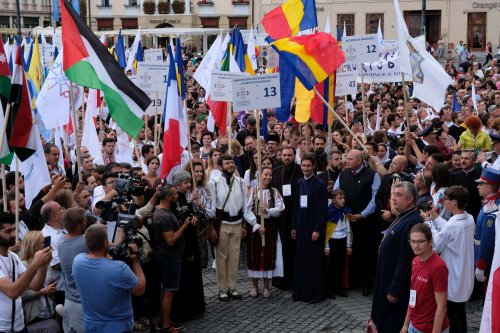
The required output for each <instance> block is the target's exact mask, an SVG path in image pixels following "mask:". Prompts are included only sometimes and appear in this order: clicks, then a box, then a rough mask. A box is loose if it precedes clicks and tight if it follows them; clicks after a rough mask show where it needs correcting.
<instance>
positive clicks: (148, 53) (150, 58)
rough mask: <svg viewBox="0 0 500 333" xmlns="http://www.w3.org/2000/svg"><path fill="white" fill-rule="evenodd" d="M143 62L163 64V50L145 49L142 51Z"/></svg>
mask: <svg viewBox="0 0 500 333" xmlns="http://www.w3.org/2000/svg"><path fill="white" fill-rule="evenodd" d="M144 62H150V63H151V62H154V63H158V62H163V50H162V49H147V50H144Z"/></svg>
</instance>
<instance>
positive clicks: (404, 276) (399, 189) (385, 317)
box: [371, 182, 423, 333]
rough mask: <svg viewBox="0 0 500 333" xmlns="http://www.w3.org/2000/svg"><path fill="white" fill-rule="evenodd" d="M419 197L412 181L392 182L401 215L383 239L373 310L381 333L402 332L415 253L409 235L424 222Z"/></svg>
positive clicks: (394, 200) (374, 320)
mask: <svg viewBox="0 0 500 333" xmlns="http://www.w3.org/2000/svg"><path fill="white" fill-rule="evenodd" d="M416 198H417V191H416V189H415V186H413V184H411V183H409V182H399V183H396V184H395V185H393V186H392V195H391V205H392V208H393V209H395V210H396V211H397V212H398V213H399V215H398V217H397V218H396V219H395V220H394V221H393V222H392V224H391V225H390V226H389V228H387V230H386V231H385V234H384V238H383V239H382V242H381V243H380V249H379V256H378V261H377V275H376V279H375V288H374V292H373V304H372V313H371V320H373V323H374V324H375V326H376V327H377V331H378V332H381V333H382V332H383V333H399V332H400V330H401V328H402V327H403V324H404V321H405V316H406V310H407V308H408V301H409V297H410V278H411V263H412V261H413V257H414V254H413V251H412V249H411V247H410V244H409V242H408V236H409V234H410V229H411V227H413V226H414V225H415V224H417V223H420V222H423V219H422V217H420V214H419V212H418V211H417V209H416V208H415V202H416Z"/></svg>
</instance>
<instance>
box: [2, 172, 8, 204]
mask: <svg viewBox="0 0 500 333" xmlns="http://www.w3.org/2000/svg"><path fill="white" fill-rule="evenodd" d="M5 174H6V173H5V164H2V194H3V195H2V198H3V211H4V212H7V184H6V183H5Z"/></svg>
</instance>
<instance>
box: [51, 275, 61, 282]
mask: <svg viewBox="0 0 500 333" xmlns="http://www.w3.org/2000/svg"><path fill="white" fill-rule="evenodd" d="M60 279H61V275H59V276H57V277H56V278H55V279H54V280H52V281H50V282H49V284H52V283H54V282H57V281H59V280H60Z"/></svg>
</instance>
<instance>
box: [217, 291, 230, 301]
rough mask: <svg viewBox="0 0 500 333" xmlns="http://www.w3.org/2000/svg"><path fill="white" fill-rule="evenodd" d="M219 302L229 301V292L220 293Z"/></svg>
mask: <svg viewBox="0 0 500 333" xmlns="http://www.w3.org/2000/svg"><path fill="white" fill-rule="evenodd" d="M219 301H221V302H228V301H229V296H228V295H227V292H226V291H225V290H221V291H219Z"/></svg>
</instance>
